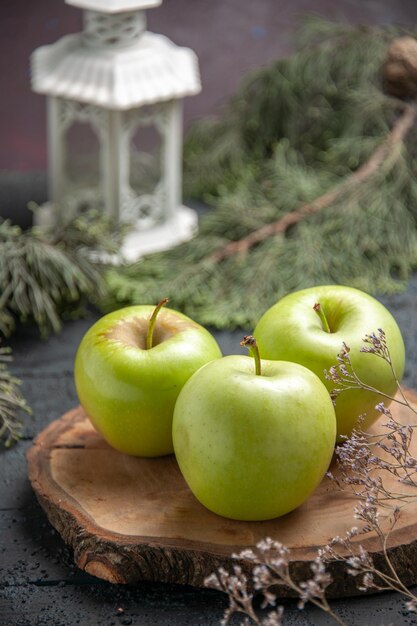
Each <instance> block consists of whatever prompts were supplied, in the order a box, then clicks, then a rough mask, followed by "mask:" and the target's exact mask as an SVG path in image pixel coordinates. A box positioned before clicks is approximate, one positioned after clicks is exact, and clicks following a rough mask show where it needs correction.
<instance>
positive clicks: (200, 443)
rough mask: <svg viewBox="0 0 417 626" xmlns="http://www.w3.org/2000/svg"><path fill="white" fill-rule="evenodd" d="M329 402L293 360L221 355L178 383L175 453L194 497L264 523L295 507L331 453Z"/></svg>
mask: <svg viewBox="0 0 417 626" xmlns="http://www.w3.org/2000/svg"><path fill="white" fill-rule="evenodd" d="M335 437H336V418H335V413H334V407H333V404H332V402H331V400H330V397H329V394H328V392H327V390H326V388H325V386H324V385H323V384H322V383H321V382H320V380H319V378H318V377H317V376H316V375H315V374H313V373H312V372H311V371H310V370H308V369H307V368H305V367H302V366H300V365H297V364H296V363H286V362H283V361H267V360H262V361H261V360H259V359H258V367H257V369H256V370H255V366H254V362H253V359H252V358H251V357H248V356H243V355H242V356H237V355H235V356H226V357H224V358H222V359H218V360H216V361H213V362H212V363H208V364H207V365H205V366H204V367H202V368H201V369H200V370H198V372H196V373H195V374H194V375H193V376H192V377H191V378H190V379H189V381H188V382H187V383H186V384H185V385H184V387H183V389H182V391H181V393H180V395H179V397H178V400H177V404H176V406H175V411H174V420H173V440H174V450H175V455H176V457H177V461H178V464H179V467H180V469H181V472H182V474H183V476H184V478H185V480H186V482H187V483H188V485H189V487H190V489H191V491H192V492H193V494H194V495H195V497H196V498H197V499H198V500H199V501H200V502H201V503H202V504H203V505H204V506H206V507H207V508H208V509H210V510H211V511H213V512H214V513H217V514H219V515H223V516H224V517H229V518H232V519H237V520H267V519H272V518H274V517H277V516H279V515H284V514H285V513H288V512H289V511H291V510H293V509H295V508H296V507H298V506H299V505H300V504H301V503H302V502H303V501H304V500H305V499H306V498H307V497H308V496H309V495H310V494H311V493H312V492H313V490H314V489H315V488H316V487H317V486H318V484H319V483H320V481H321V479H322V478H323V475H324V474H325V472H326V470H327V468H328V466H329V463H330V461H331V458H332V454H333V448H334V444H335Z"/></svg>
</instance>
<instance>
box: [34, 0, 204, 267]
mask: <svg viewBox="0 0 417 626" xmlns="http://www.w3.org/2000/svg"><path fill="white" fill-rule="evenodd" d="M66 2H67V4H71V5H74V6H77V7H80V8H82V9H84V31H83V32H82V33H77V34H72V35H67V36H66V37H63V38H62V39H60V40H59V41H57V42H56V43H54V44H52V45H49V46H43V47H41V48H38V49H37V50H35V51H34V53H33V55H32V88H33V90H34V91H35V92H37V93H40V94H46V95H47V96H48V113H47V116H48V159H49V164H48V176H49V200H50V201H52V203H57V205H59V204H61V205H65V206H68V202H69V201H71V202H72V204H73V205H75V206H76V207H80V206H82V205H88V206H90V205H93V206H99V207H100V208H102V209H103V210H104V211H106V212H107V213H108V214H109V215H111V216H112V217H113V218H114V219H115V220H116V221H120V222H129V223H132V224H134V228H133V230H132V232H131V233H130V234H129V235H128V236H127V238H126V241H125V244H124V246H123V254H124V257H125V258H126V259H127V260H135V259H136V258H138V257H139V256H141V255H142V254H145V253H148V252H151V251H155V250H162V249H166V248H168V247H170V246H172V245H175V244H176V243H179V242H181V241H185V240H187V239H189V238H190V237H191V236H192V235H193V234H194V233H195V230H196V227H197V216H196V214H195V212H194V211H192V210H191V209H190V208H187V207H184V206H183V205H182V98H184V96H189V95H193V94H196V93H198V92H199V91H200V90H201V85H200V78H199V70H198V60H197V57H196V55H195V54H194V52H192V51H191V50H189V49H188V48H179V47H178V46H176V45H175V44H173V43H172V42H171V41H170V40H169V39H167V38H166V37H164V36H162V35H156V34H153V33H150V32H149V31H147V30H146V21H145V12H144V9H147V8H150V7H154V6H158V5H160V4H161V2H162V0H66ZM79 122H81V123H88V124H89V125H90V126H91V128H92V129H93V130H94V133H95V134H96V136H97V140H98V159H99V161H98V163H99V165H98V178H97V181H96V182H95V184H92V178H93V177H91V178H90V179H88V178H87V182H86V181H85V180H84V181H80V180H79V179H78V180H74V178H73V177H71V175H70V168H71V158H70V157H71V154H70V150H69V146H68V131H69V129H70V128H71V127H72V126H73V125H74V124H75V123H79ZM143 126H153V127H154V128H156V129H157V131H158V133H159V135H160V138H161V151H160V172H159V176H157V178H156V183H155V185H154V186H153V188H152V189H146V190H144V187H143V184H142V183H144V182H145V183H146V182H147V181H140V176H138V171H140V164H141V161H140V158H139V157H140V156H142V157H143V153H139V152H138V150H137V148H136V147H135V145H134V141H133V138H134V136H135V134H136V133H137V131H138V129H140V128H142V127H143ZM138 178H139V184H138ZM141 184H142V187H141V186H140V185H141ZM41 219H42V218H41ZM47 219H49V218H47Z"/></svg>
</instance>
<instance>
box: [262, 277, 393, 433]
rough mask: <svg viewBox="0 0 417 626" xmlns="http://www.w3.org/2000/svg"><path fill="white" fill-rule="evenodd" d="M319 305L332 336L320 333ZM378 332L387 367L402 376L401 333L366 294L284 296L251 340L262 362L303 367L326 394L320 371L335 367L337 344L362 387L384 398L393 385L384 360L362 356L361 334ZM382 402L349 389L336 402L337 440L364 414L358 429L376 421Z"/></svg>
mask: <svg viewBox="0 0 417 626" xmlns="http://www.w3.org/2000/svg"><path fill="white" fill-rule="evenodd" d="M316 303H320V306H321V308H322V310H323V312H324V314H325V315H326V317H327V319H328V322H329V325H330V330H331V332H330V333H328V332H326V331H325V330H323V326H322V323H321V320H320V318H319V316H318V314H317V313H316V311H314V309H313V306H314V305H315V304H316ZM379 328H381V329H382V330H383V331H384V332H385V334H386V339H387V344H388V348H389V350H390V353H391V359H392V363H393V366H394V369H395V372H396V375H397V377H398V379H399V380H401V378H402V375H403V372H404V363H405V350H404V342H403V339H402V336H401V331H400V329H399V328H398V325H397V323H396V321H395V320H394V318H393V316H392V315H391V313H390V312H389V311H388V310H387V309H386V308H385V307H384V306H383V305H382V304H381V303H380V302H378V301H377V300H376V299H375V298H373V297H372V296H369V295H368V294H366V293H364V292H362V291H359V290H358V289H353V288H350V287H345V286H340V285H325V286H318V287H312V288H310V289H304V290H302V291H297V292H294V293H291V294H289V295H288V296H285V297H284V298H282V299H281V300H279V301H278V302H277V303H276V304H275V305H274V306H272V307H271V308H270V309H269V310H268V311H267V312H266V313H265V314H264V315H263V316H262V318H261V319H260V320H259V322H258V324H257V326H256V328H255V331H254V333H253V334H254V336H255V337H256V340H257V342H258V345H259V349H260V351H261V354H262V356H263V357H264V358H267V359H277V360H282V359H285V360H288V361H294V362H295V363H300V364H301V365H304V366H305V367H308V368H309V369H311V371H313V372H314V373H315V374H317V376H319V378H320V379H321V380H322V381H323V382H324V384H325V385H326V387H327V388H328V390H329V391H331V390H332V389H333V388H334V387H335V383H333V382H331V381H328V380H326V378H325V376H324V370H329V369H330V367H331V366H333V365H335V364H336V360H337V355H338V354H339V353H340V351H341V348H342V343H343V342H345V343H346V344H347V345H348V346H349V348H350V349H351V351H350V358H351V361H352V365H353V367H354V369H355V371H356V373H357V374H358V376H359V378H360V379H361V380H362V381H363V382H365V383H366V384H367V385H370V386H371V387H374V388H376V389H378V390H379V391H382V392H383V393H386V394H388V395H391V396H392V395H395V392H396V389H397V385H396V382H395V379H394V377H393V375H392V372H391V369H390V367H389V365H388V363H386V362H385V361H383V359H381V358H379V357H377V356H376V355H373V354H366V353H363V352H361V351H360V350H361V348H362V347H363V346H364V343H363V341H362V340H363V338H364V337H365V335H366V334H370V333H372V332H375V333H377V331H378V329H379ZM381 400H383V401H384V402H385V404H386V406H388V405H389V402H390V401H389V400H388V399H387V398H382V397H381V396H378V395H376V394H375V393H372V392H369V391H364V390H362V389H355V390H348V391H344V392H343V393H342V394H340V395H339V396H338V398H337V400H336V418H337V423H338V437H339V438H340V436H341V435H347V436H349V435H350V434H351V432H352V429H353V428H355V426H357V423H358V422H357V420H358V417H359V416H360V415H363V414H366V418H365V421H364V423H363V425H362V426H361V427H362V428H365V429H366V428H367V427H368V426H369V425H370V424H372V422H374V421H375V419H377V417H379V415H380V414H379V413H378V411H376V410H375V406H376V404H378V402H380V401H381Z"/></svg>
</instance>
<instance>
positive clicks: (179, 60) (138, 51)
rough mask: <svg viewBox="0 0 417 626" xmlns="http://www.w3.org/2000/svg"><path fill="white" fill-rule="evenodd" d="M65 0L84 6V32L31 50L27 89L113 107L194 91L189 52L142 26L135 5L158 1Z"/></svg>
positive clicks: (196, 78) (196, 79)
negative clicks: (28, 86)
mask: <svg viewBox="0 0 417 626" xmlns="http://www.w3.org/2000/svg"><path fill="white" fill-rule="evenodd" d="M69 1H70V3H71V4H76V5H77V6H82V7H83V8H85V9H86V10H85V11H84V31H83V32H82V33H76V34H72V35H67V36H65V37H62V38H61V39H59V40H58V41H57V42H56V43H53V44H52V45H48V46H42V47H40V48H38V49H37V50H35V51H34V52H33V54H32V59H31V61H32V89H33V91H35V92H37V93H41V94H46V95H51V96H57V97H61V98H68V99H72V100H76V101H79V102H83V103H88V104H94V105H97V106H100V107H103V108H108V109H116V110H125V109H131V108H136V107H140V106H144V105H148V104H154V103H156V102H163V101H167V100H172V99H176V98H183V97H185V96H190V95H194V94H196V93H199V92H200V90H201V84H200V75H199V69H198V60H197V57H196V55H195V54H194V52H193V51H192V50H190V49H189V48H182V47H179V46H176V45H175V44H174V43H173V42H172V41H170V40H169V39H168V38H167V37H165V36H163V35H156V34H154V33H150V32H149V31H146V30H145V23H146V22H145V13H144V11H142V10H141V9H142V8H145V6H147V7H149V6H155V5H156V4H160V2H161V1H162V0H69ZM93 5H94V6H95V7H97V9H98V10H97V11H96V10H91V9H90V8H87V6H88V7H92V6H93ZM102 5H105V6H106V9H107V11H105V10H104V9H103V6H102ZM116 7H117V12H116ZM110 9H114V12H111V11H110Z"/></svg>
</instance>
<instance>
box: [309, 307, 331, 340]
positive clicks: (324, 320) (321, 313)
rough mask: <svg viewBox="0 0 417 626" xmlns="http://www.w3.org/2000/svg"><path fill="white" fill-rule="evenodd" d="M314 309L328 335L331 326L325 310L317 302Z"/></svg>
mask: <svg viewBox="0 0 417 626" xmlns="http://www.w3.org/2000/svg"><path fill="white" fill-rule="evenodd" d="M313 309H314V310H315V312H316V313H317V315H318V316H319V318H320V321H321V323H322V326H323V330H324V331H326V333H330V332H331V330H330V326H329V322H328V321H327V318H326V316H325V314H324V311H323V309H322V308H321V305H320V303H319V302H316V304H315V305H314V306H313Z"/></svg>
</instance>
